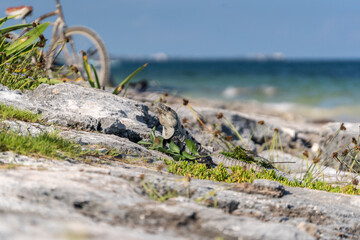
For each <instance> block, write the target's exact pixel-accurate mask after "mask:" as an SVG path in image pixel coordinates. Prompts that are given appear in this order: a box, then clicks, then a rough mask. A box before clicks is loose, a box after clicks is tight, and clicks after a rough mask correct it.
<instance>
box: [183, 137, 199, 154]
mask: <svg viewBox="0 0 360 240" xmlns="http://www.w3.org/2000/svg"><path fill="white" fill-rule="evenodd" d="M185 142H186V146H187V148H188V149H189V151H190V152H191V153H192V154H194V155H196V156H198V155H199V153H198V151H197V147H196V145H195V143H194V142H193V141H191V140H190V139H186V140H185Z"/></svg>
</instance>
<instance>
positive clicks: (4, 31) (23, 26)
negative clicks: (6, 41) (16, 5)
mask: <svg viewBox="0 0 360 240" xmlns="http://www.w3.org/2000/svg"><path fill="white" fill-rule="evenodd" d="M1 25H2V24H1V19H0V26H1ZM31 26H32V24H18V25H14V26H10V27H6V28H3V29H0V34H1V35H4V34H5V33H8V32H12V31H16V30H19V29H22V28H26V27H31Z"/></svg>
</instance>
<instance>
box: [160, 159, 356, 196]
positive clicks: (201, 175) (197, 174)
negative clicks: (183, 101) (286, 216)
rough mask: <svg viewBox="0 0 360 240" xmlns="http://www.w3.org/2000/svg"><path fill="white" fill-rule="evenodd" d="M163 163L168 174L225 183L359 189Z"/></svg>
mask: <svg viewBox="0 0 360 240" xmlns="http://www.w3.org/2000/svg"><path fill="white" fill-rule="evenodd" d="M165 163H166V165H167V167H168V172H170V173H174V174H177V175H181V176H189V177H191V178H197V179H204V180H212V181H217V182H226V183H244V182H247V183H252V182H253V181H254V180H255V179H268V180H272V181H277V182H280V183H281V184H283V185H286V186H291V187H302V188H309V189H315V190H322V191H327V192H332V193H345V194H351V195H359V194H360V189H357V188H356V186H354V185H352V184H349V185H347V186H345V187H340V186H334V185H332V184H329V183H326V182H323V181H313V182H306V181H303V182H299V181H296V180H295V181H289V180H288V179H286V178H284V177H282V176H277V175H276V172H275V171H274V170H264V171H262V172H258V173H256V172H255V171H253V170H245V169H244V168H242V167H240V166H236V167H232V168H231V173H229V172H228V171H227V169H226V168H225V167H224V166H222V165H219V166H217V167H216V168H208V167H207V166H206V165H205V164H198V163H197V162H188V161H178V162H174V161H171V160H165Z"/></svg>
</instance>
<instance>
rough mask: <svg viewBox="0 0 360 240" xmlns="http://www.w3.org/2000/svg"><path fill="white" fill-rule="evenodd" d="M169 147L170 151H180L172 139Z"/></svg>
mask: <svg viewBox="0 0 360 240" xmlns="http://www.w3.org/2000/svg"><path fill="white" fill-rule="evenodd" d="M169 149H170V151H171V152H174V153H180V148H179V147H178V146H177V145H176V144H175V143H174V142H173V141H171V142H170V144H169Z"/></svg>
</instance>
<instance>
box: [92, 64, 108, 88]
mask: <svg viewBox="0 0 360 240" xmlns="http://www.w3.org/2000/svg"><path fill="white" fill-rule="evenodd" d="M91 68H92V70H93V72H94V75H95V81H96V85H97V88H98V89H100V88H101V86H100V82H99V77H98V75H97V72H96V69H95V67H94V65H92V64H91ZM104 87H105V86H104Z"/></svg>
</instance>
